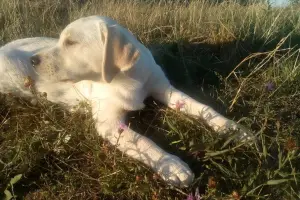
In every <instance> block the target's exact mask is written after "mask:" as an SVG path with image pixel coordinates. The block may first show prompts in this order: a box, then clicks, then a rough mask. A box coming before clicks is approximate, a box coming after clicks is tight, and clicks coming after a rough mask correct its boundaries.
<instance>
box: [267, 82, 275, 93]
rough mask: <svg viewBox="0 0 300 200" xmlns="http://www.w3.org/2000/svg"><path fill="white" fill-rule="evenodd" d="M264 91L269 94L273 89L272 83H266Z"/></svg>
mask: <svg viewBox="0 0 300 200" xmlns="http://www.w3.org/2000/svg"><path fill="white" fill-rule="evenodd" d="M266 89H267V90H268V91H269V92H270V91H273V90H274V89H275V84H274V83H273V82H268V83H267V84H266Z"/></svg>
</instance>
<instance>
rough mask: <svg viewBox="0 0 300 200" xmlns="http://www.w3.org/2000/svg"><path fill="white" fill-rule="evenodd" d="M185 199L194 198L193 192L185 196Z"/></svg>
mask: <svg viewBox="0 0 300 200" xmlns="http://www.w3.org/2000/svg"><path fill="white" fill-rule="evenodd" d="M186 200H194V196H193V194H189V195H188V196H187V198H186Z"/></svg>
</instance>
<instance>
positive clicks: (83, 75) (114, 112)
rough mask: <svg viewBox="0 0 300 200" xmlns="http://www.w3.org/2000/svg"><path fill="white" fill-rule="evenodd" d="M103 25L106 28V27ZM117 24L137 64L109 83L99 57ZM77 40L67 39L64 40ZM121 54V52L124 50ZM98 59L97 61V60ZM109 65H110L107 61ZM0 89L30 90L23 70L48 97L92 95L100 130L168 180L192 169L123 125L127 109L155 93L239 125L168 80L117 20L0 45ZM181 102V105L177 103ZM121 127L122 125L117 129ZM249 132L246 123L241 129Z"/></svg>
mask: <svg viewBox="0 0 300 200" xmlns="http://www.w3.org/2000/svg"><path fill="white" fill-rule="evenodd" d="M103 26H104V28H103ZM105 26H106V27H109V26H114V27H115V28H116V29H115V30H117V31H120V33H121V34H123V36H124V37H125V38H126V39H127V40H128V41H130V44H131V45H132V46H133V47H134V48H136V49H137V50H138V52H139V59H138V60H137V61H136V62H135V63H134V65H133V66H131V67H130V68H127V69H122V70H120V72H119V73H117V74H116V75H115V76H114V78H113V80H112V81H111V82H110V83H106V82H104V81H103V80H102V79H101V78H100V77H101V72H100V70H98V69H97V68H100V67H101V66H100V63H101V59H103V58H102V55H103V52H105V49H103V48H104V45H103V40H105V38H103V36H101V31H102V32H103V31H106V29H105ZM66 38H68V39H69V40H73V41H72V42H75V43H76V44H72V45H71V46H70V45H69V46H68V45H65V40H66ZM37 53H38V55H39V56H40V57H41V64H40V65H39V66H37V67H36V69H35V68H33V67H32V65H31V64H30V57H31V56H33V55H35V54H37ZM120 56H121V55H120ZM98 65H99V66H98ZM106 67H108V66H106ZM0 73H1V79H0V92H3V93H9V92H10V93H15V94H17V95H20V96H30V95H31V94H30V92H29V91H28V89H27V88H25V87H24V84H23V80H24V77H25V76H30V77H32V78H33V79H34V80H35V82H36V85H35V87H36V89H37V91H40V92H46V93H47V97H48V99H49V100H50V101H52V102H55V103H59V104H62V105H65V106H66V107H72V106H74V105H76V104H77V103H78V101H77V100H83V99H86V100H88V101H89V102H90V103H91V105H92V111H93V116H94V119H95V121H96V128H97V131H98V134H99V135H100V136H102V137H103V138H105V139H107V140H108V141H110V142H111V143H112V144H113V145H117V147H118V149H119V150H120V151H122V152H124V153H126V154H127V155H128V156H130V157H132V158H135V159H137V160H139V161H141V162H143V163H144V164H146V165H148V166H150V167H152V168H153V170H154V171H156V172H157V173H159V174H160V175H161V176H162V178H163V179H164V180H165V181H167V182H168V183H171V184H174V185H177V186H188V185H190V184H191V183H192V181H193V178H194V175H193V173H192V171H191V170H190V168H189V167H188V165H187V164H186V163H184V162H183V161H182V160H180V159H179V158H178V157H176V156H174V155H171V154H169V153H167V152H165V151H164V150H163V149H161V148H160V147H158V146H157V145H156V144H155V143H153V142H152V141H151V140H149V139H148V138H146V137H144V136H142V135H140V134H138V133H136V132H135V131H133V130H131V129H130V128H128V127H127V128H124V126H123V125H122V123H124V121H125V117H126V113H127V112H128V111H131V110H139V109H142V108H143V107H144V104H143V101H144V99H145V98H146V97H148V96H153V97H154V98H156V99H158V100H159V101H161V102H163V103H165V104H166V105H168V106H169V107H170V108H173V109H180V110H181V111H183V112H185V113H187V114H190V115H194V116H200V117H202V118H203V119H204V120H205V121H206V122H207V123H208V125H210V126H211V127H212V128H213V129H214V130H215V131H216V132H219V133H222V132H224V131H225V130H227V129H228V128H233V129H237V128H239V125H238V124H236V123H234V122H233V121H231V120H229V119H227V118H225V117H224V116H222V115H220V114H219V113H217V112H216V111H215V110H213V109H212V108H211V107H209V106H207V105H204V104H201V103H199V102H197V101H195V100H194V99H192V98H190V97H189V96H188V95H186V94H184V93H183V92H181V91H179V90H177V89H175V88H174V87H173V86H172V85H170V83H169V81H168V79H167V78H166V76H165V75H164V73H163V71H162V70H161V68H160V67H159V66H158V65H157V64H156V63H155V61H154V59H153V57H152V54H151V53H150V51H149V50H148V49H147V48H146V47H145V46H144V45H142V44H141V43H140V42H138V40H137V39H136V38H135V37H134V36H133V35H132V34H131V33H130V32H129V31H128V30H127V29H125V28H123V27H122V26H120V25H119V24H117V23H116V22H115V21H114V20H112V19H109V18H106V17H99V16H92V17H87V18H82V19H79V20H76V21H75V22H72V23H71V24H69V25H68V26H67V27H66V28H65V29H64V30H63V32H62V34H61V35H60V38H59V40H57V39H52V38H27V39H21V40H16V41H14V42H11V43H9V44H7V45H5V46H3V47H2V48H0ZM178 102H181V106H179V107H178V106H177V108H176V104H178ZM120 127H123V129H124V131H123V132H122V133H120V131H118V130H119V129H120ZM241 133H242V134H243V135H244V134H245V135H246V134H248V132H247V131H245V129H242V132H241Z"/></svg>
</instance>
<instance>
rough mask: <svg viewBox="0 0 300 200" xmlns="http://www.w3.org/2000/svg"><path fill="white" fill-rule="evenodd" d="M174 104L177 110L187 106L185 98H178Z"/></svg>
mask: <svg viewBox="0 0 300 200" xmlns="http://www.w3.org/2000/svg"><path fill="white" fill-rule="evenodd" d="M173 106H174V107H175V109H176V110H178V111H180V109H181V108H183V107H184V106H185V100H184V99H181V100H177V101H176V103H173Z"/></svg>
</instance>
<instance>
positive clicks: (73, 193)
mask: <svg viewBox="0 0 300 200" xmlns="http://www.w3.org/2000/svg"><path fill="white" fill-rule="evenodd" d="M0 10H1V13H0V30H1V31H0V37H1V40H0V41H1V43H2V44H4V43H6V42H8V41H11V40H14V39H17V38H23V37H31V36H52V37H58V33H59V32H60V31H61V30H62V29H63V27H64V26H65V25H66V24H68V23H69V22H70V21H72V20H74V19H77V18H79V17H82V16H88V15H93V14H98V15H106V16H110V17H113V18H114V19H116V20H118V21H119V22H120V23H121V24H123V25H124V26H126V27H128V28H129V29H130V30H131V31H132V32H133V33H134V34H135V35H137V36H138V38H139V39H140V40H141V41H142V42H143V43H144V44H146V45H147V46H149V47H151V48H152V49H153V50H154V55H155V58H156V60H157V62H158V63H159V64H160V65H161V66H162V67H163V69H164V70H165V72H166V73H167V75H168V77H170V79H171V81H172V82H173V83H174V84H175V85H176V86H177V87H179V88H182V89H183V90H185V91H188V93H189V94H191V95H192V96H194V97H195V98H198V99H202V101H204V102H209V103H210V104H212V105H213V106H214V107H215V108H216V109H218V110H220V112H223V113H224V114H225V115H227V116H229V117H231V118H234V119H235V120H236V121H240V122H241V123H242V124H245V125H246V126H248V127H251V129H252V130H253V131H254V132H255V133H256V134H257V136H258V138H259V140H258V143H257V145H256V146H249V145H247V144H240V143H230V142H229V141H230V139H229V140H228V139H226V138H218V137H217V136H216V134H214V133H213V132H212V131H211V130H210V129H209V128H208V127H206V126H205V125H204V124H203V123H202V122H201V121H199V120H193V119H190V118H187V117H185V116H182V115H179V114H178V113H176V112H172V111H170V110H166V109H165V108H163V107H162V106H160V105H157V104H155V103H153V102H152V101H151V100H149V101H148V107H147V108H146V109H145V110H143V111H141V112H135V113H132V114H131V115H130V119H129V120H130V122H131V124H132V127H133V128H134V129H136V130H138V131H139V132H140V133H143V134H145V135H146V136H148V137H150V138H152V139H153V140H154V141H156V142H158V143H159V144H160V145H161V146H163V147H164V148H165V149H166V150H168V151H169V152H172V153H174V154H176V155H178V156H180V157H181V158H182V159H183V160H185V161H186V162H188V163H189V165H190V166H191V168H192V169H193V171H194V172H195V174H196V180H195V182H194V184H193V185H192V186H191V187H190V188H187V189H183V190H180V189H178V188H173V187H170V186H167V185H165V184H164V183H163V182H162V181H161V180H160V179H159V177H157V176H156V175H155V174H153V172H152V171H151V170H150V169H148V168H147V167H145V166H143V165H141V164H140V163H137V162H136V161H134V160H132V159H129V158H127V157H125V156H123V155H122V154H120V153H119V152H118V151H115V147H114V146H111V145H109V144H108V143H107V142H104V141H103V140H102V139H101V138H99V137H97V136H96V133H95V130H94V126H93V121H92V120H91V119H90V116H89V112H87V113H86V114H79V112H75V113H68V112H67V111H65V110H63V109H61V108H60V107H59V106H57V105H53V104H52V103H49V102H47V101H46V100H45V99H41V101H40V102H39V103H38V105H36V106H32V105H31V104H30V103H29V102H28V101H26V100H23V99H19V98H17V97H11V96H7V95H1V97H0V131H1V134H0V197H1V198H2V197H5V195H6V196H7V195H8V192H9V193H10V194H11V195H13V196H18V197H19V198H20V199H22V198H24V199H152V200H154V199H159V200H161V199H186V198H187V195H188V194H191V193H193V194H194V193H195V191H196V190H199V192H200V194H201V196H202V199H236V200H237V199H240V198H241V199H299V198H300V191H299V180H300V177H299V173H300V172H299V166H300V163H299V157H300V153H299V148H298V146H299V142H300V141H299V139H300V136H299V131H300V120H299V117H300V110H299V104H300V101H299V99H300V98H299V97H300V78H299V77H300V69H299V64H300V63H299V50H298V47H297V45H298V44H299V42H300V38H299V37H300V34H299V24H300V23H299V14H298V13H299V8H292V7H289V8H278V9H275V8H272V9H271V8H268V7H267V6H265V5H263V4H256V5H249V6H240V5H238V4H235V3H232V2H230V3H223V4H219V5H209V4H208V3H205V1H192V2H191V4H190V5H189V6H187V7H186V6H183V5H181V4H173V5H160V6H158V5H156V4H152V5H150V4H146V3H141V2H140V1H133V0H126V1H123V2H122V3H120V2H118V1H97V0H86V1H84V0H83V1H80V0H78V1H76V0H68V1H64V0H55V1H48V0H23V1H19V0H2V1H1V2H0ZM252 53H255V54H252ZM247 56H249V57H247ZM239 63H242V64H241V65H238V64H239ZM235 67H236V69H235V70H234V71H232V70H233V69H234V68H235ZM230 72H232V73H230ZM228 75H229V76H228ZM227 76H228V77H227ZM226 77H227V78H226ZM202 90H204V93H205V95H204V94H203V92H202ZM213 102H214V104H213ZM81 106H86V105H85V104H83V105H81ZM225 108H230V109H225ZM79 122H80V123H79ZM69 133H71V135H72V137H71V140H70V141H69V142H68V143H66V144H65V143H63V142H62V140H63V138H64V136H65V135H66V134H69ZM20 174H21V175H22V176H18V175H20ZM14 177H15V178H14Z"/></svg>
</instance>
